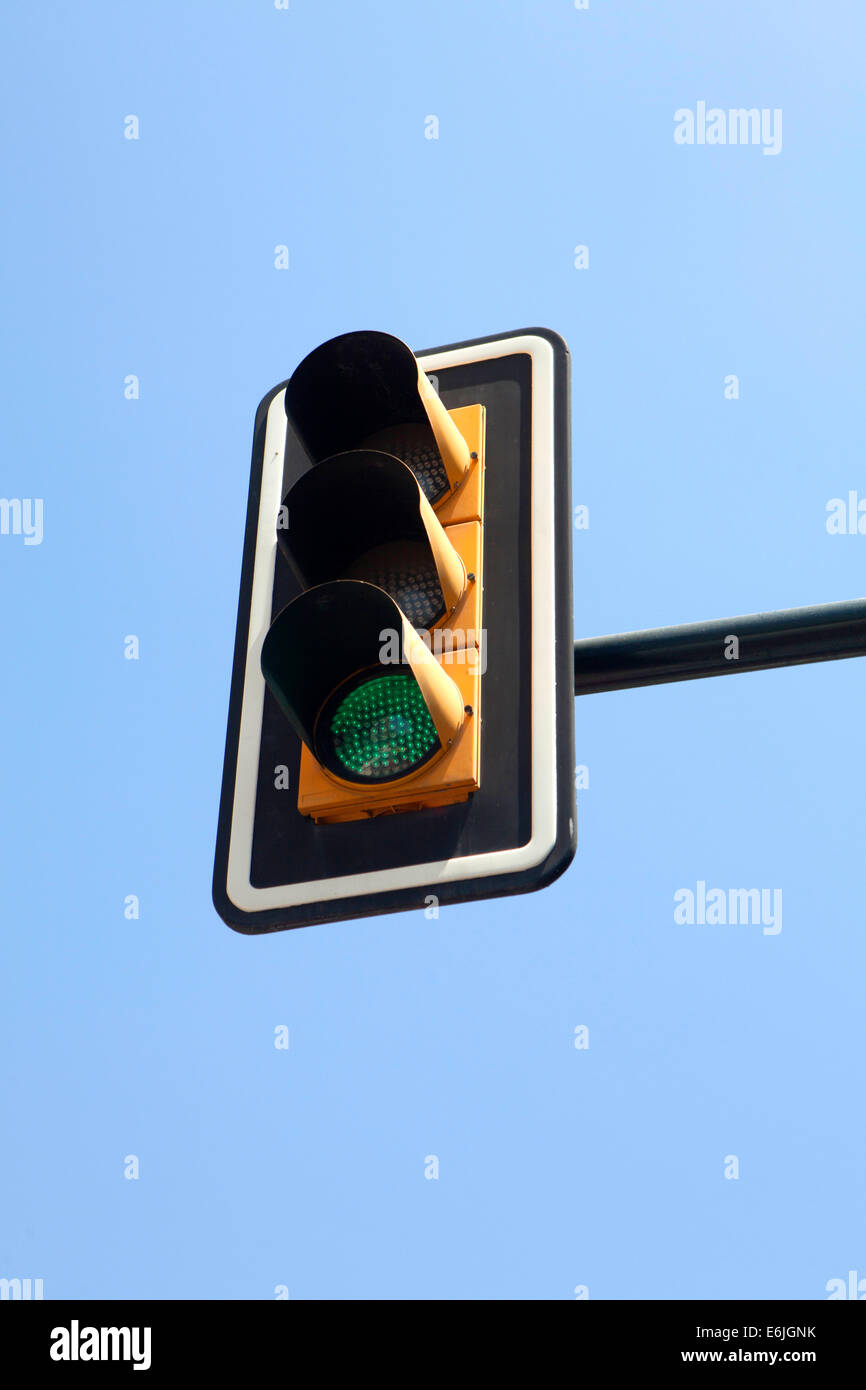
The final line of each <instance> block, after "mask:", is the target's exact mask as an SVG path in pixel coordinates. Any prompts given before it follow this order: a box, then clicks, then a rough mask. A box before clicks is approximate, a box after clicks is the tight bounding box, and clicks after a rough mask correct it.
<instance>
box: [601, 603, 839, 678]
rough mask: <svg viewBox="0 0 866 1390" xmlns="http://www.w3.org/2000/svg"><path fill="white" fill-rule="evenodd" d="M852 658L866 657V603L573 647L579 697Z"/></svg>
mask: <svg viewBox="0 0 866 1390" xmlns="http://www.w3.org/2000/svg"><path fill="white" fill-rule="evenodd" d="M734 638H736V643H735V642H734V641H733V639H734ZM849 656H866V599H862V598H859V599H850V600H848V601H847V602H845V603H821V604H816V605H814V606H812V607H809V608H783V609H781V610H780V611H778V612H776V613H747V614H745V615H744V616H743V617H740V618H721V619H714V620H713V621H711V622H704V623H685V624H682V625H681V626H679V627H656V628H648V629H647V630H646V631H645V632H620V633H616V634H615V635H613V636H610V637H588V638H583V639H581V640H580V641H578V642H575V644H574V693H575V695H593V694H598V693H600V692H601V691H604V690H630V689H633V688H634V687H637V686H642V685H662V684H664V683H665V682H666V681H692V680H699V679H700V678H701V677H703V676H731V675H734V674H735V673H737V672H742V671H768V670H771V669H773V668H774V667H777V666H802V665H804V664H805V663H806V662H810V661H838V660H840V659H841V658H843V657H849Z"/></svg>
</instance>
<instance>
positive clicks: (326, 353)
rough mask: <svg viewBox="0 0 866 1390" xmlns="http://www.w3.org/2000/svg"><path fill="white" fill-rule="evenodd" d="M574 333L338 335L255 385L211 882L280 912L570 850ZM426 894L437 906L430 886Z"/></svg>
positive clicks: (279, 916)
mask: <svg viewBox="0 0 866 1390" xmlns="http://www.w3.org/2000/svg"><path fill="white" fill-rule="evenodd" d="M568 392H569V383H568V353H567V349H566V347H565V344H564V343H563V342H562V340H561V339H559V338H558V337H556V335H555V334H552V333H549V332H547V331H546V330H540V329H532V330H525V331H522V332H518V333H512V334H507V335H503V336H500V337H496V338H488V339H479V340H475V341H472V342H467V343H461V344H455V345H452V346H449V347H447V348H439V349H435V350H432V351H430V352H426V353H423V354H419V355H418V356H416V355H415V354H413V352H412V351H411V349H410V348H408V347H407V346H406V344H405V343H402V342H400V340H399V339H396V338H394V337H391V336H390V335H388V334H384V333H373V332H363V333H347V334H343V335H341V336H340V337H338V338H334V339H331V340H330V341H329V342H327V343H324V344H323V345H322V346H320V347H318V348H316V349H315V350H314V351H313V352H311V353H310V354H309V355H308V356H307V357H305V358H304V359H303V361H302V362H301V363H300V365H299V366H298V367H297V368H296V369H295V371H294V372H293V373H292V376H291V377H290V379H289V380H288V381H287V382H284V383H282V385H281V386H279V387H276V388H275V389H274V390H273V391H271V392H270V393H269V394H268V395H267V396H266V397H265V399H264V400H263V401H262V403H261V405H260V406H259V410H258V413H257V416H256V426H255V434H254V445H253V464H252V474H251V483H250V495H249V506H248V514H247V534H246V543H245V548H244V560H243V570H242V578H241V596H240V603H239V611H238V627H237V637H236V646H235V663H234V672H233V679H232V693H231V702H230V711H229V728H228V737H227V742H226V759H225V768H224V776H223V792H222V801H221V809H220V822H219V830H218V836H217V853H216V863H215V870H214V902H215V904H216V906H217V909H218V911H219V912H220V914H221V916H222V917H223V918H224V920H225V921H226V922H228V923H229V925H231V926H233V927H236V928H237V929H239V930H242V931H247V932H260V931H273V930H278V929H281V928H286V927H294V926H303V925H309V924H311V923H314V922H325V921H334V920H339V919H344V918H351V917H359V916H362V915H369V914H372V913H381V912H388V911H395V910H405V909H407V908H413V907H414V908H419V907H421V908H425V909H427V910H428V912H431V910H434V911H435V909H438V906H439V904H440V903H443V904H444V903H448V902H459V901H467V900H470V899H473V898H479V897H488V896H494V895H498V894H504V893H513V892H521V891H526V890H528V889H532V888H537V887H541V886H543V885H544V884H545V883H546V882H549V881H550V880H551V879H552V878H554V877H556V875H557V874H558V873H560V872H562V870H563V869H564V868H565V867H566V865H567V864H568V863H569V862H570V860H571V857H572V855H573V853H574V847H575V834H576V830H575V807H574V783H573V763H574V759H573V674H572V640H573V637H572V626H571V526H570V466H569V445H568V428H569V420H568ZM434 904H435V908H434V907H433V905H434Z"/></svg>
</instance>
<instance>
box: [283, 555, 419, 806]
mask: <svg viewBox="0 0 866 1390" xmlns="http://www.w3.org/2000/svg"><path fill="white" fill-rule="evenodd" d="M383 633H386V634H393V637H388V638H383V636H382V634H383ZM402 642H403V639H402V614H401V613H400V610H399V608H398V607H397V605H396V604H395V603H394V601H393V599H391V598H389V596H388V595H387V594H386V593H385V592H384V591H383V590H382V589H379V588H377V587H376V586H375V585H372V584H365V583H362V582H359V581H355V580H336V581H334V582H332V583H329V584H320V585H319V586H318V587H317V588H314V589H309V590H308V591H307V592H306V593H304V594H301V596H300V597H299V598H296V599H295V600H294V601H293V602H292V603H290V604H288V605H287V607H285V608H284V609H283V610H282V612H281V613H279V614H278V616H277V617H276V619H275V620H274V622H273V624H272V626H271V628H270V630H269V632H268V634H267V636H266V637H265V640H264V643H263V645H262V657H261V665H262V672H263V674H264V677H265V681H266V682H267V685H268V688H269V689H270V690H271V692H272V694H273V695H274V697H275V698H276V700H277V702H278V703H279V705H280V707H281V709H282V710H283V712H284V713H285V715H286V716H287V718H288V719H289V721H290V722H291V724H292V725H293V727H294V729H295V731H296V733H297V734H298V736H299V738H300V739H301V740H302V741H303V742H304V743H306V744H307V746H308V748H309V749H310V751H311V752H312V754H313V756H314V757H315V758H316V759H317V761H318V762H319V763H321V765H322V766H323V767H324V768H326V769H327V770H328V771H330V772H333V773H334V774H335V775H336V776H338V777H341V778H343V779H344V780H346V781H350V782H365V783H370V782H383V781H389V780H390V781H393V780H397V779H398V778H400V777H404V776H407V775H408V774H409V773H410V772H414V771H415V770H416V769H417V768H419V767H422V766H423V765H424V763H426V762H427V761H429V760H430V759H431V758H432V757H434V756H435V755H436V754H437V753H438V752H439V751H440V750H441V747H442V744H441V742H440V739H439V736H438V734H437V732H436V728H435V726H434V723H433V720H432V718H431V715H430V711H429V710H428V707H427V704H426V701H425V699H424V696H423V695H422V693H421V689H420V687H419V685H418V682H417V681H416V679H415V677H414V675H413V674H412V669H411V666H410V665H408V664H402V657H403V645H402ZM383 654H384V657H385V660H384V663H383Z"/></svg>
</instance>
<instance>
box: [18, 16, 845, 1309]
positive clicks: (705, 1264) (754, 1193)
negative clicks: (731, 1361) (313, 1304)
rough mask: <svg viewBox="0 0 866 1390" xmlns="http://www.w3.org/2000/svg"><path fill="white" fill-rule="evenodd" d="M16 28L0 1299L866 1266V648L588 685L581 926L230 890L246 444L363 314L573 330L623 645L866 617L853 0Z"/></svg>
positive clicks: (628, 1289)
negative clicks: (307, 360) (766, 903)
mask: <svg viewBox="0 0 866 1390" xmlns="http://www.w3.org/2000/svg"><path fill="white" fill-rule="evenodd" d="M4 31H5V34H4V41H3V45H2V47H3V49H4V52H5V67H6V75H5V77H4V81H3V93H4V95H3V126H4V140H3V144H4V150H5V154H4V163H5V169H4V175H3V183H4V189H5V193H6V205H7V215H6V217H5V218H4V220H3V225H2V229H0V239H2V255H0V266H2V274H3V280H4V296H5V299H6V302H7V305H8V306H9V307H8V309H7V314H6V316H5V317H6V328H5V334H6V345H5V352H4V370H3V373H2V378H0V391H2V395H3V402H2V411H0V428H2V432H3V440H2V443H3V450H2V459H3V475H2V487H0V491H2V493H3V496H4V497H6V498H7V499H13V498H18V499H22V500H23V499H37V498H39V499H42V500H43V504H44V528H43V536H42V541H41V543H40V544H38V545H37V544H30V545H26V544H25V543H24V541H25V538H24V536H23V535H15V534H12V533H10V534H2V535H0V570H2V579H3V585H4V592H5V594H6V600H5V604H4V619H5V625H6V636H5V643H4V649H5V655H6V663H5V674H4V681H3V713H4V719H3V725H4V756H3V774H4V775H3V795H2V798H0V817H2V824H0V829H2V834H0V854H2V894H0V901H2V907H3V913H2V916H3V923H4V928H5V930H4V932H3V948H2V950H3V960H2V971H0V1034H2V1052H3V1058H4V1067H3V1079H2V1083H0V1094H2V1134H3V1142H2V1145H0V1191H2V1192H3V1194H4V1200H3V1212H2V1220H0V1276H2V1277H7V1278H11V1277H34V1278H35V1277H39V1278H42V1279H43V1280H44V1291H45V1296H46V1298H60V1297H108V1298H133V1297H151V1298H193V1297H196V1298H200V1297H204V1298H265V1299H268V1298H273V1297H274V1291H275V1289H276V1288H277V1287H278V1286H284V1287H285V1288H286V1289H287V1290H288V1292H289V1294H290V1297H291V1298H293V1299H295V1298H300V1299H303V1298H317V1297H321V1298H329V1299H342V1298H353V1299H356V1298H390V1297H396V1298H412V1299H417V1298H473V1299H475V1298H541V1299H569V1298H573V1297H574V1290H575V1288H576V1287H577V1286H585V1287H586V1288H587V1289H588V1290H589V1296H590V1297H591V1298H616V1299H633V1298H648V1297H652V1298H768V1297H779V1298H824V1297H826V1296H827V1295H826V1292H825V1288H826V1284H827V1282H828V1280H830V1279H833V1278H837V1277H841V1278H846V1277H847V1273H848V1271H849V1270H850V1269H856V1270H857V1271H858V1272H859V1274H860V1276H861V1277H866V1231H864V1214H866V1208H864V1188H863V1177H862V1174H863V1165H864V1141H866V1129H864V1115H863V1106H862V1103H861V1097H862V1094H863V1023H862V979H863V969H864V963H866V962H864V955H866V946H864V932H863V926H864V908H863V899H864V893H863V889H864V870H863V844H864V838H866V797H864V791H863V787H864V776H863V772H864V766H866V723H864V718H863V707H864V706H863V694H864V679H866V668H864V664H863V662H861V661H847V662H838V663H828V664H825V665H821V666H814V667H807V668H800V669H795V670H789V671H779V672H767V673H761V674H754V675H744V676H742V677H741V678H739V679H736V680H717V681H698V682H693V683H689V684H685V685H682V686H667V687H659V688H655V689H651V690H645V691H628V692H621V693H618V694H609V695H601V696H593V697H588V698H584V699H580V700H579V701H577V702H576V709H575V714H576V731H577V758H578V762H579V763H581V764H584V765H586V767H587V768H588V769H589V787H588V789H586V790H582V791H581V792H580V793H579V848H578V855H577V859H576V860H575V863H574V864H573V865H572V867H571V868H570V870H569V871H568V873H567V874H566V875H565V876H564V877H563V878H561V879H560V880H559V881H558V882H557V883H556V884H555V885H554V886H553V887H552V888H550V889H548V890H547V891H546V892H545V893H544V894H543V895H542V896H536V897H518V898H513V899H504V900H499V901H496V902H492V903H479V904H474V905H468V906H466V907H451V908H447V909H443V910H442V912H441V915H440V918H439V920H438V921H436V922H431V921H427V920H426V919H425V918H424V916H423V914H422V913H417V914H405V915H395V916H391V917H386V918H382V919H370V920H366V921H364V922H358V923H351V922H347V923H343V924H340V925H336V926H332V927H319V928H312V929H309V930H304V931H296V932H287V933H283V934H278V935H274V936H264V937H259V938H246V937H242V936H239V935H237V934H235V933H233V932H231V931H230V930H229V929H228V928H226V927H225V926H224V925H223V924H222V923H221V922H220V921H219V919H218V918H217V916H216V914H215V913H214V911H213V908H212V906H211V902H210V876H211V869H212V859H213V846H214V837H215V830H216V816H217V804H218V796H219V784H220V776H221V764H222V753H223V743H224V737H225V720H226V712H227V703H228V689H229V678H230V670H231V658H232V649H233V641H234V626H235V620H236V611H237V607H236V606H237V587H238V579H239V573H240V561H241V545H242V537H243V526H244V514H245V505H246V492H247V486H248V480H249V454H250V445H251V437H252V423H253V416H254V412H255V408H256V405H257V403H258V401H259V400H260V399H261V397H262V396H263V395H264V394H265V392H266V391H267V390H268V389H269V388H270V387H271V386H273V385H274V384H276V383H277V382H278V381H280V380H282V379H284V378H285V377H286V376H288V375H289V373H290V372H291V370H292V368H293V367H294V366H295V365H296V363H297V362H298V361H299V360H300V359H301V357H303V356H304V355H305V354H306V353H307V352H308V351H309V350H310V349H311V348H312V347H313V346H315V345H316V343H318V342H320V341H323V340H324V339H326V338H328V337H329V336H331V335H333V334H335V333H339V332H344V331H348V330H350V329H354V328H380V329H383V330H385V331H387V332H392V333H395V334H397V335H398V336H399V337H402V338H404V339H405V340H406V341H408V342H409V343H410V344H411V345H412V346H413V347H416V348H419V349H420V348H428V347H432V346H436V345H438V344H443V343H449V342H454V341H459V340H461V339H463V338H471V337H477V336H483V335H486V334H491V333H495V332H497V331H505V330H509V329H516V328H521V327H525V326H528V325H534V324H541V325H545V326H547V327H550V328H553V329H555V330H556V331H558V332H559V333H561V334H562V335H563V336H564V337H565V339H566V340H567V341H568V343H569V345H570V348H571V352H572V358H573V372H574V378H573V394H574V405H573V439H574V457H573V477H574V500H575V501H576V502H582V503H585V504H587V505H588V506H589V509H590V527H589V530H587V531H585V532H576V533H575V537H574V539H575V561H574V600H575V631H576V634H578V635H582V636H583V635H592V634H596V633H604V632H613V631H620V630H625V629H632V628H638V627H642V626H659V625H662V624H665V623H676V622H689V621H694V620H697V619H700V618H716V617H723V616H725V615H727V614H731V615H735V614H739V613H748V612H753V611H757V610H759V609H772V608H778V607H793V606H796V605H799V604H805V603H817V602H826V601H831V600H836V599H844V598H851V597H856V596H858V595H860V594H861V593H862V592H863V588H864V586H863V574H864V563H866V535H859V534H858V535H845V536H834V535H830V534H828V532H827V529H826V524H825V523H826V516H827V512H826V508H827V503H828V501H830V499H832V498H836V497H842V498H847V496H848V493H849V491H852V490H853V491H857V492H858V496H859V497H861V498H866V468H864V464H863V457H864V455H863V410H862V377H863V370H864V338H863V322H864V307H866V306H864V299H866V293H864V272H863V256H862V240H861V236H860V228H861V227H862V223H863V220H864V212H866V209H864V194H863V178H862V149H863V145H864V139H866V107H864V93H863V78H862V61H861V54H862V51H863V43H864V39H866V19H864V14H863V11H862V7H860V6H858V5H856V4H854V3H853V0H851V3H841V0H837V2H836V3H833V0H823V3H822V4H821V5H815V4H813V3H807V0H763V2H762V3H760V4H756V3H755V2H754V0H729V3H728V4H726V5H724V6H720V5H716V4H711V3H706V2H705V0H700V3H698V0H659V3H658V4H654V5H645V4H639V3H637V0H623V3H619V4H617V3H613V0H609V2H608V3H603V0H590V5H589V8H588V9H587V10H585V11H578V10H576V9H575V7H574V4H573V3H571V0H476V2H475V3H474V4H472V5H466V4H465V3H461V2H460V0H445V2H444V3H440V4H438V5H435V6H428V5H424V6H421V5H406V4H405V3H399V0H384V2H383V3H369V4H364V5H356V4H350V3H348V0H334V2H333V3H327V0H316V3H313V0H291V4H290V8H289V9H288V10H287V11H278V10H276V9H275V7H274V5H273V3H270V2H269V0H257V3H243V4H242V3H240V0H238V3H233V4H226V3H216V2H208V3H206V2H205V0H185V3H183V4H182V5H177V4H172V3H168V0H154V3H150V4H148V5H146V6H145V5H142V6H126V5H124V6H118V5H115V4H109V3H91V4H89V5H85V6H76V7H70V6H68V5H65V4H61V3H45V4H42V5H39V6H36V7H34V6H30V7H26V6H22V7H18V9H17V11H16V13H15V14H14V15H13V14H9V15H7V16H6V18H5V20H4ZM701 101H703V102H706V104H707V106H708V107H720V108H722V109H724V110H727V109H729V108H739V107H746V108H752V107H754V108H758V109H761V110H763V109H767V110H768V111H774V110H777V109H779V110H781V112H782V126H781V132H782V146H781V149H780V150H779V152H778V153H777V154H774V155H765V154H764V153H763V150H762V148H761V147H759V146H751V145H731V144H726V145H724V146H710V145H707V144H702V145H699V144H694V145H692V146H684V145H678V144H677V143H675V141H674V138H673V133H674V128H675V123H674V113H675V112H676V111H678V110H681V109H683V108H690V109H696V107H697V103H698V102H701ZM130 115H135V116H137V117H138V121H139V138H138V139H137V140H130V139H126V138H125V137H124V122H125V119H126V118H127V117H128V116H130ZM431 115H435V116H436V117H437V118H438V122H439V134H438V139H435V140H433V139H427V138H425V128H426V127H427V118H428V117H429V116H431ZM279 245H285V246H287V247H288V248H289V269H288V270H277V269H275V267H274V260H275V250H274V248H275V247H277V246H279ZM578 245H584V246H587V247H588V248H589V266H588V268H587V269H581V270H578V269H575V266H574V260H575V255H574V248H575V247H576V246H578ZM130 375H135V376H137V377H138V379H139V398H138V399H133V400H129V399H126V398H125V394H124V382H125V379H126V378H127V377H128V376H130ZM731 375H735V376H736V377H737V378H738V381H739V398H738V399H726V396H725V380H726V378H727V377H729V376H731ZM129 634H135V635H136V636H137V637H138V638H139V642H140V659H139V660H138V661H127V660H125V659H124V639H125V637H126V636H127V635H129ZM698 881H705V882H706V883H707V884H708V885H710V886H714V887H721V888H724V889H727V888H729V887H741V886H748V887H752V886H758V887H767V888H770V889H774V888H781V889H782V892H783V901H784V912H783V926H782V930H781V931H780V932H779V933H778V934H776V935H769V934H767V935H765V934H764V933H763V932H762V931H761V928H760V926H753V925H746V926H730V925H728V926H724V927H723V926H707V925H694V926H684V925H678V924H677V923H675V921H674V916H673V912H674V893H675V892H676V891H677V890H678V889H680V888H683V887H691V888H693V889H694V888H695V886H696V884H697V883H698ZM129 894H135V895H136V896H137V897H138V898H139V900H140V917H139V919H138V920H127V919H126V918H125V916H124V901H125V899H126V897H127V895H129ZM280 1025H284V1026H286V1027H287V1028H288V1029H289V1034H290V1047H289V1049H288V1050H287V1051H281V1050H277V1049H276V1048H275V1047H274V1037H275V1029H276V1028H277V1027H279V1026H280ZM579 1025H585V1026H586V1027H588V1029H589V1040H590V1045H589V1047H588V1048H587V1049H583V1050H579V1049H576V1048H575V1047H574V1035H575V1028H576V1027H578V1026H579ZM430 1154H435V1155H437V1156H438V1158H439V1163H440V1175H439V1178H438V1180H437V1181H427V1180H425V1177H424V1168H425V1158H426V1156H427V1155H430ZM129 1155H136V1156H137V1158H138V1161H139V1177H138V1179H137V1180H131V1179H127V1178H125V1176H124V1169H125V1165H126V1159H127V1156H129ZM731 1155H734V1156H736V1157H737V1159H738V1163H739V1177H737V1178H736V1179H731V1178H726V1177H725V1167H726V1163H727V1161H728V1158H729V1156H731ZM728 1166H730V1165H728Z"/></svg>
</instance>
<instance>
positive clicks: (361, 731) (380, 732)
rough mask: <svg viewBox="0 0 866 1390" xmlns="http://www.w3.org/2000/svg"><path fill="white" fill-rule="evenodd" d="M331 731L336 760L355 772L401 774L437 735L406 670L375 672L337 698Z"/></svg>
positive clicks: (421, 757) (429, 750)
mask: <svg viewBox="0 0 866 1390" xmlns="http://www.w3.org/2000/svg"><path fill="white" fill-rule="evenodd" d="M330 736H331V741H332V743H333V747H334V752H335V754H336V756H337V760H338V762H340V763H342V764H343V766H344V767H346V768H347V769H348V770H349V772H351V773H354V775H355V776H356V777H369V778H370V779H372V780H375V779H386V778H391V777H399V776H401V775H402V774H403V773H405V772H408V771H409V770H410V769H411V768H413V767H415V766H416V765H417V764H418V763H420V762H423V761H424V759H425V758H427V757H429V755H430V754H431V753H432V751H433V749H434V748H436V747H437V746H438V743H439V735H438V734H437V733H436V726H435V724H434V723H433V720H432V719H431V718H430V711H429V710H428V708H427V705H426V704H425V702H424V697H423V695H422V694H421V691H420V690H419V688H418V684H417V682H416V680H415V677H414V676H413V675H411V674H410V673H409V672H408V671H394V672H392V673H389V674H388V675H386V676H374V677H373V678H372V679H371V680H368V681H365V682H364V684H363V685H359V686H357V687H356V688H355V689H354V690H353V691H352V692H351V693H350V694H349V695H347V696H346V697H345V699H343V700H341V701H340V704H339V705H338V706H337V709H336V710H335V712H334V715H333V718H332V719H331V726H330Z"/></svg>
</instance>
